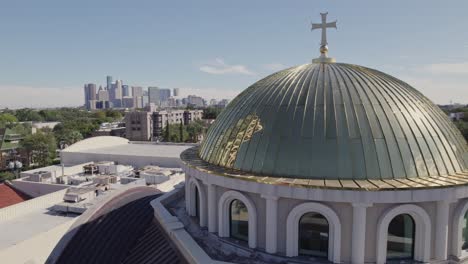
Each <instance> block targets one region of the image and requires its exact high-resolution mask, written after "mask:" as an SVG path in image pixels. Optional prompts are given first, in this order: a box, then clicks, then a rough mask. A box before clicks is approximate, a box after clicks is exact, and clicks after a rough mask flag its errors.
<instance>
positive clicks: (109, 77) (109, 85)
mask: <svg viewBox="0 0 468 264" xmlns="http://www.w3.org/2000/svg"><path fill="white" fill-rule="evenodd" d="M106 88H107V90H110V89H112V76H107V86H106Z"/></svg>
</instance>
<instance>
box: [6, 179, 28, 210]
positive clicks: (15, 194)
mask: <svg viewBox="0 0 468 264" xmlns="http://www.w3.org/2000/svg"><path fill="white" fill-rule="evenodd" d="M29 199H31V197H29V196H27V195H26V194H24V193H22V192H20V191H18V190H16V189H15V188H13V187H11V186H9V185H7V184H4V183H2V184H0V208H4V207H7V206H10V205H14V204H17V203H21V202H24V201H26V200H29Z"/></svg>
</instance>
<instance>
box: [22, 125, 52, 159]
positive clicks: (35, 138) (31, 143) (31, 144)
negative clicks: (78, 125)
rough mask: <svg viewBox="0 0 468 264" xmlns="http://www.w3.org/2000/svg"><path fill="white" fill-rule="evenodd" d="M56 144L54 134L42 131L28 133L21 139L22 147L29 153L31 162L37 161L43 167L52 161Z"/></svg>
mask: <svg viewBox="0 0 468 264" xmlns="http://www.w3.org/2000/svg"><path fill="white" fill-rule="evenodd" d="M56 146H57V143H56V141H55V137H54V135H53V134H52V133H45V132H42V131H38V132H37V133H36V134H32V135H28V136H26V137H25V138H24V139H23V140H22V141H21V147H22V148H24V149H25V150H26V152H27V153H28V157H29V160H30V161H31V163H37V164H38V165H39V166H41V167H43V166H47V165H50V164H51V163H52V161H53V159H54V158H55V150H56Z"/></svg>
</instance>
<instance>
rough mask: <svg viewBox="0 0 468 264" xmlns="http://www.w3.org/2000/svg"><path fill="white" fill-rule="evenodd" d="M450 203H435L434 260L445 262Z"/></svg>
mask: <svg viewBox="0 0 468 264" xmlns="http://www.w3.org/2000/svg"><path fill="white" fill-rule="evenodd" d="M450 203H451V201H438V202H437V208H436V213H437V216H436V223H435V224H436V226H435V239H434V242H435V247H434V248H435V258H436V260H447V249H448V232H449V209H450Z"/></svg>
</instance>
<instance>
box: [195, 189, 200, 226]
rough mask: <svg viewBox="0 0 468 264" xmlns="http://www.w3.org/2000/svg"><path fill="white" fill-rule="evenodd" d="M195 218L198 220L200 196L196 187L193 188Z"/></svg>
mask: <svg viewBox="0 0 468 264" xmlns="http://www.w3.org/2000/svg"><path fill="white" fill-rule="evenodd" d="M195 216H196V217H197V219H198V220H200V194H199V190H198V187H196V186H195Z"/></svg>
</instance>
